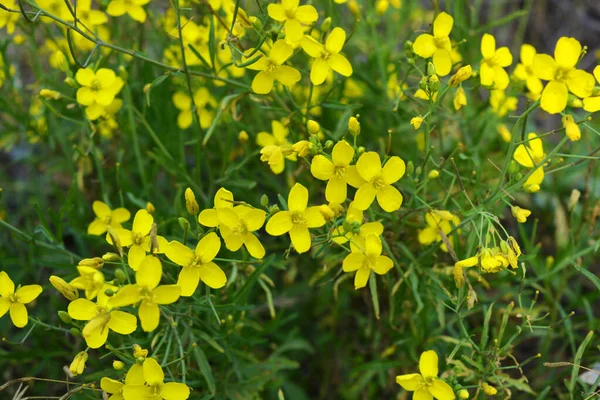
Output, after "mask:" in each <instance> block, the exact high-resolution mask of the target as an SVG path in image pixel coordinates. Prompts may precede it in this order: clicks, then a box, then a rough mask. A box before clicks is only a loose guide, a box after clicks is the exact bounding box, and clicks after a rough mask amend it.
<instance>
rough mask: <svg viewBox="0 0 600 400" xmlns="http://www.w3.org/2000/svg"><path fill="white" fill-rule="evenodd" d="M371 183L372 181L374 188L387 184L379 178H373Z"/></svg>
mask: <svg viewBox="0 0 600 400" xmlns="http://www.w3.org/2000/svg"><path fill="white" fill-rule="evenodd" d="M372 183H373V186H375V189H381V188H382V187H384V186H387V185H386V183H385V182H384V181H383V179H381V178H376V179H375V180H373V182H372Z"/></svg>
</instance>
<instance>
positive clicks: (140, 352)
mask: <svg viewBox="0 0 600 400" xmlns="http://www.w3.org/2000/svg"><path fill="white" fill-rule="evenodd" d="M132 348H133V356H134V357H135V358H139V357H144V358H145V357H148V350H146V349H142V346H140V345H139V344H134V345H133V347H132Z"/></svg>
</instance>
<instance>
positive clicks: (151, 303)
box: [113, 255, 181, 332]
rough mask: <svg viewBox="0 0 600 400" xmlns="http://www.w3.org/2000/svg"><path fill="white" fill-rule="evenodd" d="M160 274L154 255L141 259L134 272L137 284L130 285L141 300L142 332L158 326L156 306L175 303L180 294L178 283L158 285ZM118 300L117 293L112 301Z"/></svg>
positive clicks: (160, 269) (158, 312) (158, 318)
mask: <svg viewBox="0 0 600 400" xmlns="http://www.w3.org/2000/svg"><path fill="white" fill-rule="evenodd" d="M161 276H162V265H161V263H160V260H159V259H158V257H156V256H153V255H148V256H146V258H144V259H143V260H142V262H141V263H140V268H139V269H138V270H137V271H136V273H135V281H136V283H137V284H136V285H131V286H134V287H135V288H136V289H137V290H138V296H139V297H138V301H139V300H141V302H140V306H139V309H138V316H139V317H140V323H141V325H142V329H143V330H144V332H152V331H153V330H155V329H156V328H157V327H158V323H159V321H160V309H159V307H158V306H159V305H164V304H172V303H175V302H176V301H177V300H178V299H179V296H180V295H181V287H180V286H178V285H162V286H158V284H159V283H160V278H161ZM128 286H129V285H128ZM118 300H119V294H118V293H117V294H116V295H115V299H114V300H113V301H118ZM136 302H137V301H136Z"/></svg>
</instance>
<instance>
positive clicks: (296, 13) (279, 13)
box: [267, 0, 319, 42]
mask: <svg viewBox="0 0 600 400" xmlns="http://www.w3.org/2000/svg"><path fill="white" fill-rule="evenodd" d="M299 3H300V1H299V0H282V1H281V4H269V6H268V8H267V12H268V13H269V17H271V18H273V19H274V20H275V21H279V22H285V25H284V26H285V36H286V39H289V40H291V41H292V42H297V41H298V40H300V39H302V35H303V34H304V31H303V28H302V25H311V24H312V23H313V22H315V21H316V20H317V19H318V18H319V14H318V13H317V9H316V8H314V7H313V6H311V5H304V6H298V4H299Z"/></svg>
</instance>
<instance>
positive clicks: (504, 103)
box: [490, 89, 519, 117]
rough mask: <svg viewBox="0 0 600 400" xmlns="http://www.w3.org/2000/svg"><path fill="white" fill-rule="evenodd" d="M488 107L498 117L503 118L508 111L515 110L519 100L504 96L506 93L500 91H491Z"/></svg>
mask: <svg viewBox="0 0 600 400" xmlns="http://www.w3.org/2000/svg"><path fill="white" fill-rule="evenodd" d="M490 105H491V106H492V110H494V112H495V113H496V114H497V115H498V116H499V117H503V116H505V115H506V114H508V113H509V112H510V111H515V110H516V109H517V106H518V105H519V99H517V98H516V97H513V96H506V92H505V91H504V90H502V89H493V90H491V91H490Z"/></svg>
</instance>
